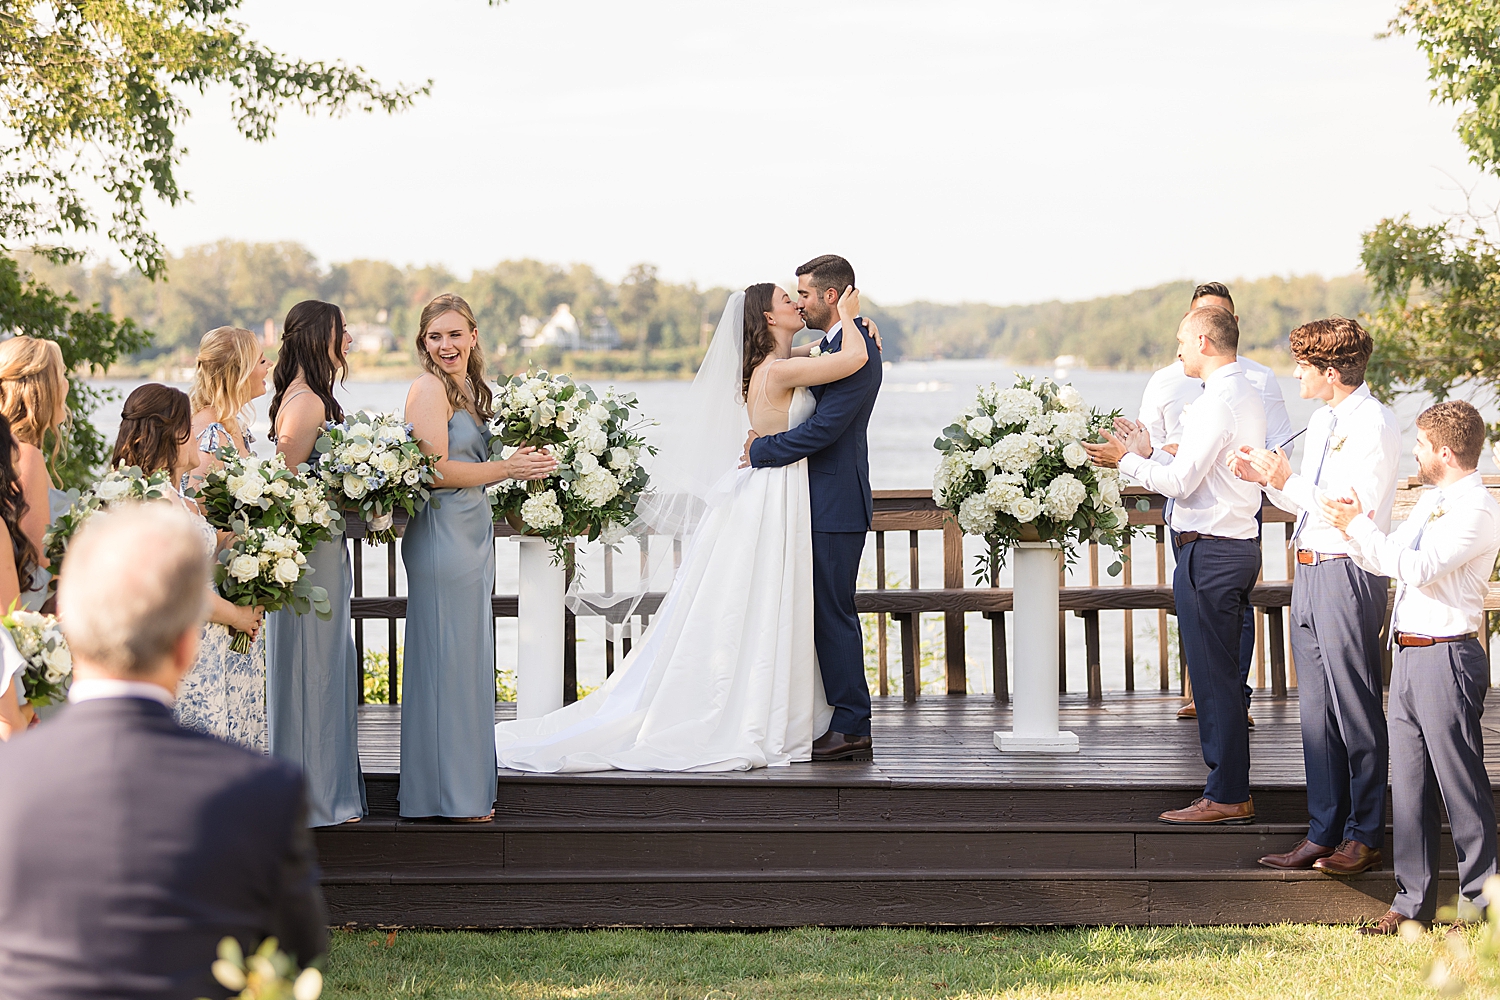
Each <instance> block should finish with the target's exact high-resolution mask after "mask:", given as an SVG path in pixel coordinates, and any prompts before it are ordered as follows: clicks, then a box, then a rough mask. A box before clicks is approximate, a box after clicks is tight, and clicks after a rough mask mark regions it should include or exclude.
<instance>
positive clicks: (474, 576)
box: [400, 295, 557, 823]
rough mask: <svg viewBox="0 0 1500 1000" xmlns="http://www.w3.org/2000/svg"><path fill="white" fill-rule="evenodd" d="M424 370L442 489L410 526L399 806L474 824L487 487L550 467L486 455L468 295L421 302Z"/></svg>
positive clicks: (541, 456) (484, 690)
mask: <svg viewBox="0 0 1500 1000" xmlns="http://www.w3.org/2000/svg"><path fill="white" fill-rule="evenodd" d="M417 358H418V360H420V361H421V363H422V368H423V369H424V374H422V375H420V376H418V378H417V380H416V381H415V382H413V383H412V387H411V390H410V391H409V392H408V393H407V395H406V419H407V421H408V422H410V423H411V425H412V427H413V430H414V433H415V435H416V437H418V438H419V439H421V442H422V450H423V451H425V452H427V453H428V454H430V455H438V456H440V457H441V458H440V461H439V462H438V463H437V471H438V473H439V475H440V476H441V483H442V485H443V487H444V488H443V489H440V490H434V491H433V502H432V503H431V504H429V505H428V506H426V507H424V508H422V510H420V511H419V512H418V513H417V515H416V516H415V517H413V518H412V519H411V523H410V524H408V525H407V528H406V535H405V537H404V538H403V540H402V544H401V558H402V561H403V562H404V563H405V564H406V586H407V603H406V664H405V669H404V673H403V675H402V687H401V701H402V705H401V794H400V800H401V815H402V816H410V817H416V816H441V817H445V818H447V819H450V820H453V821H455V822H468V823H483V822H487V821H489V820H490V819H492V818H493V817H494V815H495V808H494V806H495V777H496V774H495V666H494V664H495V619H494V613H493V611H492V610H491V606H490V594H492V593H493V592H494V589H495V537H494V526H493V522H492V521H491V515H490V503H489V498H488V497H487V496H485V492H484V487H485V486H486V485H488V484H489V483H494V482H498V481H500V480H502V479H520V480H526V479H540V478H542V477H543V476H546V475H548V474H549V473H551V472H552V471H553V469H555V468H556V467H557V462H556V460H555V459H553V458H552V456H551V455H548V454H547V453H546V452H542V451H537V450H536V449H534V448H522V449H520V450H519V451H517V452H516V453H515V454H514V455H512V456H511V457H510V458H508V459H506V460H504V461H493V460H491V459H490V449H489V440H490V434H489V429H488V426H487V425H488V421H489V419H490V418H491V417H492V416H494V413H495V411H494V406H493V404H492V402H491V400H492V398H493V397H492V393H491V391H490V387H489V385H488V384H487V383H486V382H485V378H484V355H483V354H482V353H481V351H480V349H479V334H478V332H477V330H476V327H475V323H474V313H473V311H472V310H471V309H470V308H469V304H468V303H467V302H465V301H464V300H463V299H461V298H459V297H458V296H457V295H439V296H438V297H437V298H435V299H433V300H432V301H431V302H429V303H428V304H427V308H425V309H423V310H422V317H421V323H420V329H419V330H418V333H417Z"/></svg>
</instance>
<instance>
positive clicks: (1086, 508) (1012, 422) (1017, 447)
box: [932, 374, 1133, 577]
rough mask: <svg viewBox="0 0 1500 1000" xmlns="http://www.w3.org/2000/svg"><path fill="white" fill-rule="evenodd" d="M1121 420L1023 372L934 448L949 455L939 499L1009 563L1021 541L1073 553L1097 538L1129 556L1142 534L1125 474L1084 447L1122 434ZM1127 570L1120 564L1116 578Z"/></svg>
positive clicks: (987, 391)
mask: <svg viewBox="0 0 1500 1000" xmlns="http://www.w3.org/2000/svg"><path fill="white" fill-rule="evenodd" d="M1117 415H1118V413H1100V412H1099V411H1097V410H1090V409H1088V408H1087V407H1085V405H1084V402H1083V396H1082V395H1080V394H1079V392H1078V390H1077V389H1075V388H1073V387H1072V386H1071V385H1058V384H1057V383H1056V382H1054V381H1053V380H1052V379H1050V378H1035V379H1032V378H1027V377H1025V376H1024V375H1019V374H1018V375H1017V376H1016V382H1015V385H1013V386H1012V387H1011V388H1009V389H1000V388H998V387H996V386H995V385H994V384H993V383H992V384H990V385H989V386H988V387H981V388H980V390H979V395H978V398H977V399H976V401H975V403H974V405H973V406H970V407H969V408H968V409H967V410H965V411H964V412H963V414H962V415H961V416H960V417H959V419H958V420H957V421H955V422H954V423H952V424H950V425H949V426H948V427H947V428H945V429H944V430H943V436H942V437H940V438H938V439H937V441H936V442H935V443H934V447H936V448H937V450H938V451H940V452H942V453H943V454H942V458H941V459H940V460H939V461H938V467H937V472H936V473H935V474H934V476H933V483H932V497H933V500H935V501H936V502H937V504H938V506H940V507H946V508H947V509H949V510H951V511H953V512H955V513H956V514H957V516H958V525H959V527H960V528H962V529H963V531H964V533H965V534H969V535H978V536H980V537H982V538H984V539H985V540H986V541H987V542H988V543H989V548H990V555H991V557H993V558H995V559H997V560H998V561H999V562H1000V563H1002V564H1003V563H1004V560H1005V554H1006V549H1008V548H1009V547H1010V546H1011V545H1012V544H1014V543H1015V542H1018V541H1043V542H1046V541H1055V542H1061V543H1063V544H1064V545H1065V546H1067V547H1069V549H1070V550H1071V546H1072V544H1073V543H1074V542H1076V541H1094V542H1099V543H1100V544H1103V545H1108V546H1109V547H1110V548H1113V549H1115V550H1117V551H1119V552H1121V553H1124V552H1125V551H1126V548H1125V543H1126V542H1127V541H1128V540H1129V538H1130V536H1131V533H1132V531H1133V529H1132V528H1131V526H1130V523H1129V517H1128V515H1127V514H1126V511H1125V507H1124V506H1123V504H1122V503H1121V500H1120V474H1119V473H1118V472H1117V471H1116V470H1114V469H1100V468H1096V467H1094V466H1093V465H1091V464H1090V463H1089V456H1088V452H1087V451H1086V450H1085V449H1084V447H1083V442H1084V441H1085V440H1098V439H1099V431H1100V430H1101V429H1106V428H1107V429H1111V430H1113V428H1114V419H1115V417H1116V416H1117ZM986 562H987V561H986ZM987 568H988V567H987V565H985V566H982V567H981V568H980V569H979V570H977V571H976V575H977V576H981V577H982V576H983V575H984V574H985V572H987ZM1121 568H1122V566H1121V563H1120V562H1119V561H1118V560H1117V561H1116V562H1115V563H1113V564H1112V565H1111V566H1110V567H1109V574H1110V575H1111V576H1115V575H1117V574H1118V573H1119V572H1120V570H1121Z"/></svg>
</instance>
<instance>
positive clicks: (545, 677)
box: [516, 535, 1055, 719]
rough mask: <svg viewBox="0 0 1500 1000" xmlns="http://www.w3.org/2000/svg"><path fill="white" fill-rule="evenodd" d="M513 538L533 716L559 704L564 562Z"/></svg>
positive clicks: (539, 545) (534, 543)
mask: <svg viewBox="0 0 1500 1000" xmlns="http://www.w3.org/2000/svg"><path fill="white" fill-rule="evenodd" d="M516 541H518V542H520V544H521V579H520V586H519V587H518V588H517V589H518V591H519V593H518V594H517V603H518V604H519V605H520V607H519V610H518V614H519V618H518V620H517V627H516V632H517V634H518V636H519V642H518V644H517V645H518V646H519V649H518V650H517V653H516V718H518V719H534V718H536V717H538V716H541V715H546V714H547V713H548V712H551V711H555V710H556V709H559V708H562V704H563V690H562V684H563V622H564V611H563V596H564V594H565V593H566V591H567V587H566V580H567V578H566V576H565V574H564V572H563V567H562V566H554V565H553V564H552V545H551V543H549V542H547V541H545V540H543V539H541V538H532V537H531V536H529V535H518V536H516ZM1054 589H1055V588H1054Z"/></svg>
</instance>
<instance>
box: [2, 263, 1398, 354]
mask: <svg viewBox="0 0 1500 1000" xmlns="http://www.w3.org/2000/svg"><path fill="white" fill-rule="evenodd" d="M24 264H25V266H26V268H27V269H28V270H29V271H31V273H32V274H33V275H34V276H35V277H36V278H37V279H38V280H39V281H41V282H42V283H44V284H46V285H47V286H49V287H51V288H54V289H57V290H58V291H64V292H71V293H72V294H74V295H75V296H76V297H77V299H78V300H79V301H80V302H82V303H98V305H99V308H100V309H101V311H103V312H105V313H108V314H110V315H111V316H113V317H115V318H116V319H119V320H124V319H130V320H132V321H133V322H134V323H135V324H136V325H137V326H139V327H141V328H144V329H146V330H150V331H151V332H152V334H153V336H152V338H151V341H150V343H149V344H148V345H146V346H143V347H142V348H140V349H139V350H138V351H136V352H135V353H134V355H133V360H135V361H137V362H141V363H145V364H147V365H150V364H158V365H159V364H161V363H162V362H164V361H172V360H174V359H175V361H177V362H179V363H183V364H190V363H191V357H192V354H193V352H194V351H195V350H196V348H197V344H198V339H199V338H200V337H201V336H202V335H203V333H204V332H205V331H207V330H211V329H213V328H214V327H218V326H242V327H246V328H248V329H251V330H256V331H261V330H262V329H263V328H264V327H265V324H266V321H267V320H270V321H271V323H272V324H273V326H274V325H275V324H276V323H277V322H279V320H280V318H281V317H282V316H284V315H285V313H286V310H287V309H288V308H289V307H290V306H291V305H292V304H293V303H295V302H297V301H300V300H301V299H305V298H321V299H326V300H328V301H332V302H337V303H339V304H340V305H342V306H343V308H344V310H345V314H346V316H347V317H348V320H349V322H350V323H369V324H379V325H384V326H389V327H390V329H391V331H392V333H393V335H394V337H395V347H396V351H395V354H396V357H395V358H393V359H391V360H394V361H397V362H398V363H399V362H401V361H403V360H404V361H410V360H411V350H412V345H411V332H412V331H413V330H415V329H416V322H417V313H418V312H419V311H420V310H421V307H422V303H424V302H426V301H428V300H429V299H430V298H431V297H432V296H433V295H435V294H437V293H439V292H443V291H457V292H458V293H459V294H461V295H463V296H464V297H465V298H466V299H468V301H469V302H470V304H471V305H472V306H473V307H474V312H475V315H476V318H477V319H478V320H479V323H480V328H481V330H482V332H483V333H484V335H485V339H486V342H485V348H486V349H487V350H488V351H489V352H490V353H491V355H492V357H493V358H494V360H495V362H496V367H497V368H499V369H504V370H514V369H520V368H524V367H526V366H527V365H528V364H543V365H548V366H553V367H557V368H561V369H566V370H572V371H575V372H576V373H578V374H580V375H583V374H588V375H612V376H616V377H621V376H626V375H631V374H647V375H658V376H667V377H672V376H680V377H686V376H690V375H691V374H692V373H693V372H694V371H695V370H696V368H697V364H698V362H699V361H700V360H701V357H702V350H703V348H704V347H705V346H706V344H707V340H708V336H709V334H710V333H711V332H712V330H713V327H714V324H716V323H717V322H718V319H719V313H720V311H721V310H722V309H723V307H724V302H725V300H726V299H727V297H728V294H729V289H725V288H709V289H700V288H698V287H697V286H696V285H693V284H678V283H673V282H670V281H667V280H664V279H662V278H660V277H659V276H658V275H657V273H656V269H655V268H653V267H651V266H650V265H645V264H642V265H638V266H636V267H635V268H633V269H632V270H631V271H630V273H629V274H627V275H626V276H625V278H624V279H623V280H621V281H619V282H610V281H608V280H607V279H605V278H604V277H602V276H601V275H599V274H598V273H597V272H596V271H594V269H593V268H591V267H589V266H588V265H586V264H573V265H567V266H564V265H557V264H548V263H544V262H541V261H536V260H516V261H503V262H501V263H499V264H496V265H495V266H494V267H491V268H484V269H476V270H475V271H473V272H472V273H471V274H470V275H469V276H468V277H467V278H460V277H458V276H457V275H455V274H453V273H451V272H449V271H447V270H445V269H443V268H441V267H431V266H428V267H404V268H403V267H397V266H396V265H393V264H390V263H387V262H385V261H378V260H352V261H345V262H341V263H334V264H331V265H328V266H324V265H322V264H321V263H320V262H319V261H318V260H317V258H316V257H315V256H314V255H313V253H312V252H311V251H310V250H308V249H307V248H306V247H304V246H302V245H300V244H297V243H245V242H238V241H231V240H224V241H221V242H218V243H212V244H206V245H203V246H197V247H190V248H188V249H187V250H185V251H183V252H182V253H181V254H176V255H172V256H169V257H168V258H167V260H166V268H165V276H164V278H163V279H161V280H158V281H155V282H153V281H150V280H147V279H146V278H145V277H144V276H142V275H141V273H140V272H139V271H138V270H135V269H133V268H132V269H116V268H114V267H111V266H110V265H108V264H105V263H98V264H93V265H84V264H79V263H72V264H56V263H51V262H49V261H46V260H45V259H41V258H28V259H26V260H25V261H24ZM1204 280H1207V279H1206V278H1205V279H1204ZM1192 286H1193V282H1191V281H1175V282H1168V283H1165V284H1161V285H1157V286H1155V287H1153V288H1146V289H1141V290H1139V291H1135V292H1130V293H1127V294H1124V295H1110V296H1102V297H1098V298H1093V299H1087V300H1083V301H1075V302H1062V301H1052V302H1041V303H1035V304H1030V305H1012V306H995V305H987V304H979V303H965V304H961V305H946V304H940V303H933V302H912V303H907V304H904V305H886V306H878V305H872V306H871V307H870V308H869V310H868V311H869V312H870V313H871V314H872V315H874V317H875V318H876V321H877V322H878V323H879V324H880V326H881V331H882V334H883V336H884V339H885V343H886V355H887V357H888V358H893V359H894V358H909V359H930V358H994V357H1007V358H1011V359H1012V360H1014V361H1016V362H1017V363H1018V364H1047V363H1051V362H1052V360H1053V359H1054V358H1055V357H1057V356H1059V355H1073V356H1075V357H1077V358H1079V359H1080V361H1081V362H1082V363H1084V364H1087V365H1090V366H1093V367H1105V368H1150V367H1158V366H1160V365H1162V364H1166V363H1167V362H1169V361H1170V360H1171V358H1172V357H1173V355H1174V351H1175V346H1174V340H1173V333H1174V331H1175V330H1176V327H1177V320H1178V319H1179V317H1180V316H1181V314H1182V312H1183V310H1184V309H1185V308H1186V303H1187V301H1188V299H1189V297H1190V296H1191V291H1192ZM1232 287H1233V291H1234V295H1235V301H1236V304H1237V305H1238V307H1239V312H1240V320H1241V330H1242V337H1243V343H1244V346H1245V350H1246V352H1247V353H1250V354H1252V355H1254V356H1257V357H1259V358H1261V359H1262V360H1264V361H1266V362H1267V363H1270V364H1280V365H1281V366H1286V365H1289V364H1290V358H1289V357H1288V356H1287V354H1286V335H1287V332H1288V331H1289V330H1290V329H1291V328H1292V327H1294V326H1296V325H1297V324H1298V323H1301V322H1304V321H1306V320H1308V319H1312V318H1315V317H1319V316H1327V315H1330V314H1335V313H1336V314H1340V315H1345V316H1358V315H1359V314H1360V313H1362V312H1364V311H1366V310H1367V309H1368V308H1369V306H1370V292H1369V288H1368V285H1367V283H1366V281H1365V280H1364V277H1363V276H1362V275H1358V274H1355V275H1348V276H1345V277H1339V278H1332V279H1323V278H1320V277H1316V276H1304V277H1291V278H1279V277H1273V278H1262V279H1259V280H1256V281H1239V282H1234V283H1233V286H1232ZM867 301H868V298H867ZM559 305H566V306H568V307H569V308H570V310H571V312H572V314H573V316H574V317H576V318H577V320H578V321H579V323H580V325H581V326H583V327H584V328H585V330H587V329H588V328H589V326H590V325H591V324H596V323H601V322H602V323H607V324H608V325H609V326H610V327H612V328H613V329H614V330H615V331H617V332H618V334H619V346H618V348H616V349H614V350H598V349H594V350H589V349H579V350H566V349H563V348H561V347H558V346H555V345H550V346H540V347H526V346H523V345H522V338H523V336H524V334H525V333H526V332H527V331H526V329H525V327H524V325H523V323H524V320H523V318H524V317H532V319H533V320H536V321H545V320H546V319H547V318H548V317H550V316H552V314H553V312H554V311H555V310H556V309H557V307H558V306H559Z"/></svg>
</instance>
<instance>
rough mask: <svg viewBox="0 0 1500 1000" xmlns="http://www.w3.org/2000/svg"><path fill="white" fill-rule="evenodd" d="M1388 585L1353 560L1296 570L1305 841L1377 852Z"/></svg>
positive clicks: (1384, 757) (1381, 839) (1381, 825)
mask: <svg viewBox="0 0 1500 1000" xmlns="http://www.w3.org/2000/svg"><path fill="white" fill-rule="evenodd" d="M1388 590H1389V588H1388V584H1387V581H1386V578H1385V577H1383V576H1376V575H1374V574H1373V573H1366V572H1365V571H1364V570H1362V569H1360V568H1359V567H1358V566H1356V565H1355V563H1354V560H1353V559H1329V560H1327V561H1324V562H1319V563H1317V564H1316V565H1313V566H1298V567H1297V577H1296V579H1295V580H1294V581H1293V583H1292V607H1291V625H1292V655H1293V656H1295V657H1296V659H1297V703H1298V708H1299V709H1300V710H1301V715H1302V760H1303V763H1304V765H1305V766H1306V770H1307V814H1308V825H1307V839H1308V840H1311V841H1312V842H1313V843H1314V844H1322V845H1324V846H1325V847H1333V846H1335V845H1337V844H1339V843H1341V842H1343V841H1344V840H1357V841H1359V842H1360V843H1361V844H1364V845H1365V846H1366V847H1373V848H1375V849H1377V850H1379V849H1380V848H1381V847H1382V846H1384V844H1385V785H1386V767H1387V761H1388V759H1389V758H1388V753H1387V745H1386V728H1385V709H1384V707H1383V706H1382V704H1381V669H1380V651H1381V642H1380V629H1381V626H1382V625H1383V624H1384V621H1385V600H1386V594H1387V593H1388Z"/></svg>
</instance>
